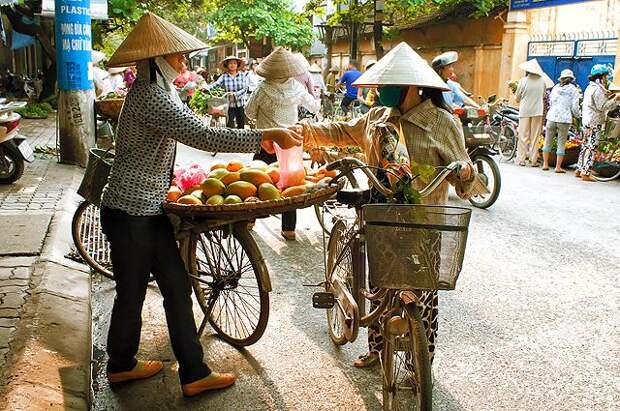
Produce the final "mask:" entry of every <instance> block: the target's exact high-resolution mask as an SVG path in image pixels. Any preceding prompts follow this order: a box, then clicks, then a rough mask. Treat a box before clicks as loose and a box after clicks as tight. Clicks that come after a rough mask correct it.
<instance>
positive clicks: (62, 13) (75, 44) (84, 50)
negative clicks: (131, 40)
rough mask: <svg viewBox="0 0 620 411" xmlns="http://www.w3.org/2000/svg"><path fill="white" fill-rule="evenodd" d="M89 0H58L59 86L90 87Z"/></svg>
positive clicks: (57, 56)
mask: <svg viewBox="0 0 620 411" xmlns="http://www.w3.org/2000/svg"><path fill="white" fill-rule="evenodd" d="M91 37H92V30H91V16H90V0H56V63H57V67H58V88H59V89H60V90H65V91H77V90H90V89H92V88H93V81H92V80H93V75H92V68H91V66H90V62H91V60H92V58H91V48H92V39H91Z"/></svg>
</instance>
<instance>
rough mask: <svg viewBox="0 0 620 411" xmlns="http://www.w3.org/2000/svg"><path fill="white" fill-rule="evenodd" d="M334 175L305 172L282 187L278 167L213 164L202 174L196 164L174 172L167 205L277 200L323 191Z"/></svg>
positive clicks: (252, 163) (237, 163) (316, 171)
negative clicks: (170, 203)
mask: <svg viewBox="0 0 620 411" xmlns="http://www.w3.org/2000/svg"><path fill="white" fill-rule="evenodd" d="M335 176H336V171H327V170H326V169H325V168H319V169H318V170H313V171H307V170H306V172H305V173H304V174H303V175H299V176H297V177H296V178H297V180H296V181H292V183H294V184H291V181H290V178H289V184H288V186H285V185H283V184H281V183H282V181H281V179H280V168H279V165H278V163H277V162H276V163H272V164H266V163H265V162H263V161H260V160H254V161H251V162H250V163H248V164H247V165H246V164H243V163H242V162H240V161H231V162H229V163H228V164H214V165H213V166H212V167H211V168H210V169H209V171H208V172H206V171H205V170H204V169H202V167H201V166H200V165H198V164H193V165H191V166H189V168H187V169H185V168H181V169H177V170H176V171H175V179H174V180H173V184H172V186H171V187H170V189H169V190H168V195H167V201H169V202H173V203H177V204H187V205H203V204H206V205H222V204H241V203H256V202H260V201H271V200H279V199H282V198H289V197H294V196H298V195H302V194H306V193H311V192H314V191H317V190H320V189H323V188H326V187H327V185H328V184H329V182H330V181H331V179H332V177H335Z"/></svg>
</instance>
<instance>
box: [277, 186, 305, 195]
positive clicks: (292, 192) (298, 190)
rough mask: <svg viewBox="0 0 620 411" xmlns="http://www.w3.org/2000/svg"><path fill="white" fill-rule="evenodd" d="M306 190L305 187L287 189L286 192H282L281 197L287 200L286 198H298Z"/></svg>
mask: <svg viewBox="0 0 620 411" xmlns="http://www.w3.org/2000/svg"><path fill="white" fill-rule="evenodd" d="M307 189H308V188H307V187H306V186H305V185H303V186H294V187H289V188H287V189H286V190H284V191H282V197H283V198H288V197H294V196H298V195H301V194H303V193H305V192H306V190H307Z"/></svg>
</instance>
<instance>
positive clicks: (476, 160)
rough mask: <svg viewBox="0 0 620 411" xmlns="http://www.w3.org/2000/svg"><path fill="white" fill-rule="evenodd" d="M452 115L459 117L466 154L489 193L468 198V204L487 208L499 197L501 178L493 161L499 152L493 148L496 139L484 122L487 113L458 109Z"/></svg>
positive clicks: (472, 109)
mask: <svg viewBox="0 0 620 411" xmlns="http://www.w3.org/2000/svg"><path fill="white" fill-rule="evenodd" d="M454 113H455V114H456V115H458V116H459V118H460V120H461V123H462V124H463V134H464V135H465V145H466V148H467V154H469V158H470V159H471V161H472V163H473V164H474V167H476V171H477V172H478V175H479V176H480V178H481V179H482V180H483V181H484V182H485V183H486V185H487V188H488V190H489V193H487V194H485V195H478V196H474V197H472V198H470V199H469V202H470V203H471V205H473V206H474V207H477V208H483V209H486V208H489V207H491V206H492V205H493V204H494V203H495V201H497V198H498V197H499V192H500V190H501V187H502V177H501V174H500V171H499V166H498V165H497V163H496V162H495V159H494V158H495V156H497V155H498V154H500V152H499V150H498V149H496V148H494V145H495V144H496V142H497V139H496V137H495V136H494V135H493V133H492V132H491V128H490V127H489V125H488V123H487V121H486V119H487V117H488V112H487V110H486V109H484V108H481V109H475V108H461V107H459V108H456V109H455V110H454Z"/></svg>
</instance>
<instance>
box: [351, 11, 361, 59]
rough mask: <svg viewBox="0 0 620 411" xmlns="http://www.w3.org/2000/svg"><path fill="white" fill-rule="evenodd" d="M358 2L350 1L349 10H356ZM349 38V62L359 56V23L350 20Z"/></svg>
mask: <svg viewBox="0 0 620 411" xmlns="http://www.w3.org/2000/svg"><path fill="white" fill-rule="evenodd" d="M357 5H358V0H351V3H350V8H351V10H357ZM350 24H351V26H350V27H351V31H350V34H351V38H350V39H349V60H357V56H358V54H359V42H358V40H359V39H358V38H359V23H358V22H357V21H355V19H351V20H350Z"/></svg>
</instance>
